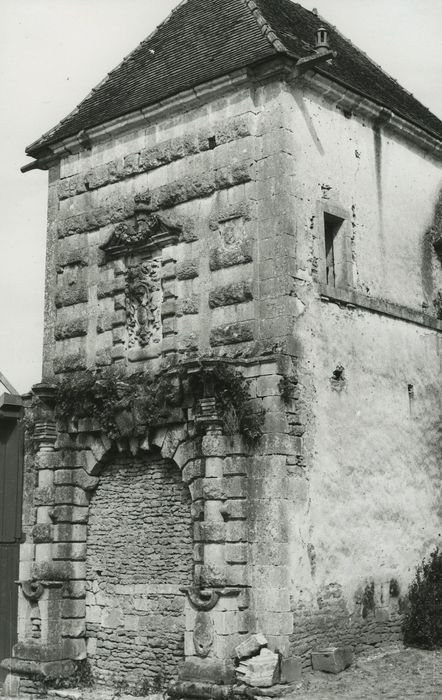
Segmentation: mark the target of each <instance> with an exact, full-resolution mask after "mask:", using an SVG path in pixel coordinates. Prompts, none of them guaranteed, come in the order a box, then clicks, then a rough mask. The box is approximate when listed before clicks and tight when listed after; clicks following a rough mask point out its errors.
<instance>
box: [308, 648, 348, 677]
mask: <svg viewBox="0 0 442 700" xmlns="http://www.w3.org/2000/svg"><path fill="white" fill-rule="evenodd" d="M352 662H353V651H352V649H351V647H327V648H325V649H318V651H314V652H312V666H313V670H314V671H324V672H325V673H341V671H344V670H345V669H346V668H348V667H349V666H351V664H352Z"/></svg>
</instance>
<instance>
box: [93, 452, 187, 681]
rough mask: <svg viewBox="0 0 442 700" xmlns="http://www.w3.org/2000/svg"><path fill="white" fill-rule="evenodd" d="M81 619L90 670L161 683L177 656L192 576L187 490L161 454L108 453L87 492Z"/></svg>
mask: <svg viewBox="0 0 442 700" xmlns="http://www.w3.org/2000/svg"><path fill="white" fill-rule="evenodd" d="M87 552H88V556H87V584H86V590H87V593H86V621H87V636H88V654H89V658H90V661H91V666H92V669H93V672H94V675H95V676H96V678H97V679H98V680H99V681H100V682H106V681H107V682H109V683H110V684H115V683H118V682H119V681H123V680H124V681H125V682H126V683H127V684H128V685H131V686H134V687H136V686H140V685H141V684H142V683H143V682H144V683H145V686H146V685H147V684H149V683H150V684H151V685H155V684H156V685H160V686H161V687H163V686H164V683H165V681H167V680H170V679H171V678H172V677H173V675H174V674H176V671H177V666H178V664H179V663H180V662H182V661H183V659H184V594H183V593H182V592H180V590H179V589H180V587H182V586H186V585H190V583H191V577H192V561H193V559H192V536H191V519H190V494H189V493H188V490H187V487H186V486H185V485H183V483H182V481H181V474H180V472H179V470H178V469H177V468H176V466H175V465H174V464H173V463H172V462H170V461H168V460H162V459H161V458H156V459H155V458H154V457H151V458H147V457H146V458H144V459H143V458H138V459H133V458H132V459H122V458H114V459H113V460H112V461H111V463H110V464H109V465H108V466H107V467H106V468H105V470H104V472H103V474H102V476H101V479H100V483H99V485H98V487H97V490H96V492H95V493H94V495H93V498H92V501H91V506H90V515H89V526H88V540H87Z"/></svg>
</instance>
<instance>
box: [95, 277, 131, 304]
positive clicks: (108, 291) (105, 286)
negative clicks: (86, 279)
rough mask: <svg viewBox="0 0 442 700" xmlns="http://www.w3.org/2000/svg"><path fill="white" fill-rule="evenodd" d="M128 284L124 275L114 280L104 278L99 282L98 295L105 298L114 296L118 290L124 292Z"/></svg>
mask: <svg viewBox="0 0 442 700" xmlns="http://www.w3.org/2000/svg"><path fill="white" fill-rule="evenodd" d="M125 286H126V281H125V279H124V277H116V278H115V279H112V280H102V281H101V282H99V283H98V288H97V297H98V299H105V298H106V297H112V296H114V294H118V292H122V291H123V290H124V288H125Z"/></svg>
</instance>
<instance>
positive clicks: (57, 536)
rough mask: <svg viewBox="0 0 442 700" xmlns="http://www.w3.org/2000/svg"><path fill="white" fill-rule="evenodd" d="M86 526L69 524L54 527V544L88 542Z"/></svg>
mask: <svg viewBox="0 0 442 700" xmlns="http://www.w3.org/2000/svg"><path fill="white" fill-rule="evenodd" d="M86 538H87V528H86V525H71V524H68V523H65V524H62V525H55V526H54V542H86Z"/></svg>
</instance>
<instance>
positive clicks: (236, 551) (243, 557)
mask: <svg viewBox="0 0 442 700" xmlns="http://www.w3.org/2000/svg"><path fill="white" fill-rule="evenodd" d="M226 562H227V563H228V564H246V563H247V545H246V544H244V543H242V542H239V543H234V544H227V545H226Z"/></svg>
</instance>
